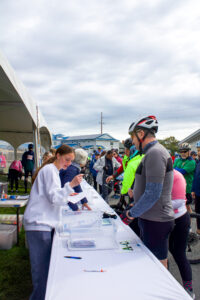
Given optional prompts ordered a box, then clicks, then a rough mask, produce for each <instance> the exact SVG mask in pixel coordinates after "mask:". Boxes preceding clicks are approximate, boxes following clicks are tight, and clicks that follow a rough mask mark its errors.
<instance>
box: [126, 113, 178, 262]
mask: <svg viewBox="0 0 200 300" xmlns="http://www.w3.org/2000/svg"><path fill="white" fill-rule="evenodd" d="M157 130H158V121H157V120H156V117H154V116H149V117H144V118H142V119H140V120H139V121H137V122H135V123H132V124H131V126H130V128H129V133H130V135H131V137H132V141H133V143H134V144H135V145H136V148H137V149H139V151H140V153H143V154H145V156H144V157H143V158H142V161H141V163H140V165H139V166H138V168H137V171H136V175H135V184H134V189H133V196H134V201H135V205H134V206H133V207H132V208H130V210H127V211H124V213H123V214H122V220H123V221H124V223H126V224H129V223H130V222H131V221H132V220H133V219H134V218H137V217H139V227H140V233H141V238H142V240H143V242H144V244H145V245H146V246H147V247H148V248H149V249H150V251H151V252H152V253H153V254H154V255H155V256H156V257H157V258H158V259H159V260H160V261H161V263H163V265H164V266H165V267H167V253H168V237H169V234H170V232H171V231H172V229H173V226H174V212H173V208H172V203H171V190H172V184H173V165H172V159H171V156H170V154H169V152H168V151H167V150H166V149H165V148H164V147H163V146H162V145H161V144H159V142H158V141H157V140H156V138H155V134H156V132H157Z"/></svg>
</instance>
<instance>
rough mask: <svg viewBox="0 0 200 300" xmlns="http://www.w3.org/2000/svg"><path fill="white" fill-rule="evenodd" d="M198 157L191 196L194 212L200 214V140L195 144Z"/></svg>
mask: <svg viewBox="0 0 200 300" xmlns="http://www.w3.org/2000/svg"><path fill="white" fill-rule="evenodd" d="M196 147H197V155H198V158H199V161H198V164H197V166H196V170H195V174H194V180H193V183H192V198H194V199H195V212H196V213H198V214H200V141H199V142H197V144H196ZM197 234H200V220H199V219H197Z"/></svg>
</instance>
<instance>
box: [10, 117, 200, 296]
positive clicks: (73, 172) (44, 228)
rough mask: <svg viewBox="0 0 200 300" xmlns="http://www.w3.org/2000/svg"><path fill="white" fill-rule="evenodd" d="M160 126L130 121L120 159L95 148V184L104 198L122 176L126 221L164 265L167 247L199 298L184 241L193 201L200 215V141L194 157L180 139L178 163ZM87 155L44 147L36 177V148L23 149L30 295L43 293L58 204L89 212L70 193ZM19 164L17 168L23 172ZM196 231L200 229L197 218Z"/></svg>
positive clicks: (92, 165) (150, 121) (153, 119)
mask: <svg viewBox="0 0 200 300" xmlns="http://www.w3.org/2000/svg"><path fill="white" fill-rule="evenodd" d="M157 131H158V121H157V119H156V117H154V116H148V117H144V118H142V119H139V120H138V121H136V122H134V123H132V124H131V125H130V127H129V135H130V137H129V138H127V139H126V140H125V141H124V148H125V150H124V155H123V156H122V157H121V155H119V153H118V151H117V150H116V149H114V150H108V151H102V149H97V150H96V151H95V152H94V153H93V155H92V158H91V160H90V164H89V169H90V172H91V174H92V177H93V184H94V188H95V189H96V190H97V191H98V192H99V193H100V194H101V196H102V197H103V199H104V200H105V201H106V202H107V203H109V193H110V191H111V190H112V185H113V182H114V181H115V180H116V179H117V178H118V177H119V176H120V175H122V174H123V178H122V188H121V191H120V193H121V195H127V197H128V199H129V203H127V208H126V209H125V210H124V211H123V212H122V213H121V215H120V217H121V219H122V221H123V222H124V223H125V224H126V225H129V226H130V227H131V228H133V230H134V227H132V226H131V225H132V224H133V223H134V224H135V223H137V231H136V232H137V234H139V235H140V238H141V239H142V241H143V243H144V244H145V245H146V247H147V248H148V249H149V250H150V251H151V252H152V253H153V254H154V255H155V256H156V257H157V258H158V260H160V262H161V263H162V264H163V265H164V266H165V267H166V268H167V267H168V260H167V257H168V251H170V252H171V254H172V255H173V257H174V259H175V261H176V263H177V265H178V268H179V270H180V274H181V277H182V281H183V286H184V288H185V289H186V291H187V292H188V293H189V294H190V295H191V296H192V297H193V299H194V297H195V296H194V292H193V288H192V271H191V267H190V264H189V262H188V260H187V257H186V246H187V238H188V234H189V231H190V227H191V224H190V216H189V212H190V211H191V207H190V205H191V202H192V201H193V199H195V210H196V212H197V213H200V142H198V143H197V156H196V157H195V158H193V157H192V156H191V153H190V152H191V151H190V150H191V147H190V145H189V144H187V143H183V144H181V145H180V146H179V156H177V157H176V158H175V160H174V163H173V161H172V157H171V155H170V153H169V151H167V149H166V148H165V147H163V146H162V145H161V144H160V143H159V142H158V140H157V139H156V133H157ZM87 160H88V153H87V152H86V151H85V150H83V149H76V150H73V149H72V148H71V147H69V146H67V145H62V146H61V147H59V148H58V149H57V150H56V152H55V153H50V152H47V153H45V155H44V156H43V164H42V166H41V167H40V168H39V169H38V170H36V172H35V173H34V175H33V174H32V173H31V167H30V165H31V163H32V162H33V161H34V153H33V148H31V147H29V149H28V151H27V153H26V154H24V159H22V165H23V167H24V169H25V188H26V187H27V185H26V180H27V176H28V175H29V174H31V176H32V175H33V178H32V179H33V185H32V189H31V193H30V198H29V202H28V205H27V208H26V211H25V214H24V226H25V231H26V237H27V242H28V247H29V252H30V262H31V272H32V282H33V292H32V295H31V298H30V299H31V300H35V299H37V300H40V299H41V300H42V299H44V297H45V290H46V283H47V276H48V269H49V262H50V255H51V247H52V241H53V233H54V227H55V222H56V221H57V220H58V218H59V206H61V205H68V206H69V208H70V209H72V210H74V211H77V210H80V209H87V210H91V208H90V206H89V205H88V200H87V198H86V197H84V198H83V199H81V201H80V205H79V204H74V203H71V202H69V201H68V196H69V195H75V194H76V193H80V192H81V191H82V189H81V185H80V184H81V181H82V177H83V174H82V168H84V167H85V165H86V163H87ZM26 164H27V167H25V166H26ZM22 165H20V166H18V168H19V169H20V170H21V168H22ZM15 169H16V168H15ZM13 173H16V172H13ZM13 176H14V175H13ZM197 233H198V234H200V224H199V221H197Z"/></svg>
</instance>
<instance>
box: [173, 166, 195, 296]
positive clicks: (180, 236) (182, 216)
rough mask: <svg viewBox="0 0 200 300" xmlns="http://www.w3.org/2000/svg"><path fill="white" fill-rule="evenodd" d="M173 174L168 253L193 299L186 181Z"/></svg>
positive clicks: (177, 173)
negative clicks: (173, 221)
mask: <svg viewBox="0 0 200 300" xmlns="http://www.w3.org/2000/svg"><path fill="white" fill-rule="evenodd" d="M173 172H174V181H173V187H172V194H171V195H172V206H173V209H174V217H175V226H174V229H173V231H172V232H171V235H170V238H169V251H170V252H171V254H172V255H173V257H174V260H175V262H176V263H177V265H178V268H179V271H180V274H181V278H182V281H183V286H184V288H185V290H186V291H187V292H188V294H190V296H191V297H192V299H195V298H194V297H195V296H194V293H193V289H192V269H191V266H190V263H189V261H188V259H187V257H186V248H187V240H188V234H189V229H190V216H189V213H188V212H187V209H186V196H185V195H186V181H185V178H184V177H183V175H182V174H181V173H180V172H178V171H177V170H175V169H174V170H173Z"/></svg>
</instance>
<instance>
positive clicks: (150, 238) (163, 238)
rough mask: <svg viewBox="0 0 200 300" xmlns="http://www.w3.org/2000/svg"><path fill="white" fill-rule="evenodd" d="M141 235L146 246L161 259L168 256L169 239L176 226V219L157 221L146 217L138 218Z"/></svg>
mask: <svg viewBox="0 0 200 300" xmlns="http://www.w3.org/2000/svg"><path fill="white" fill-rule="evenodd" d="M138 224H139V227H140V236H141V239H142V241H143V243H144V244H145V246H146V247H147V248H148V249H149V250H150V251H151V252H152V253H153V254H154V255H155V256H156V257H157V259H159V260H164V259H166V258H167V254H168V239H169V235H170V233H171V231H172V230H173V227H174V221H168V222H157V221H149V220H145V219H141V218H139V219H138Z"/></svg>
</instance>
